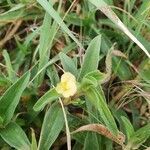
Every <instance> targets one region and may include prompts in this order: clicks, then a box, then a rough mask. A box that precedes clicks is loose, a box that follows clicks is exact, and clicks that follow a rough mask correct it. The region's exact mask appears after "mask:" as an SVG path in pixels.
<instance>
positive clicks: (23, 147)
mask: <svg viewBox="0 0 150 150" xmlns="http://www.w3.org/2000/svg"><path fill="white" fill-rule="evenodd" d="M0 135H1V137H2V138H3V139H4V140H5V142H7V143H8V144H9V145H10V146H11V147H14V148H15V149H18V150H30V142H29V140H28V138H27V136H26V134H25V132H24V131H23V130H22V129H21V127H20V126H19V125H17V124H16V123H13V122H11V123H9V124H8V125H7V126H6V127H5V128H2V129H0Z"/></svg>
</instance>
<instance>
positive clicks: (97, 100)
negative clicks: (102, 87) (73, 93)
mask: <svg viewBox="0 0 150 150" xmlns="http://www.w3.org/2000/svg"><path fill="white" fill-rule="evenodd" d="M85 95H86V96H87V97H88V99H89V101H90V102H91V103H92V104H93V105H94V106H95V107H96V108H97V109H98V111H99V113H100V115H101V118H102V119H103V121H104V123H105V124H106V126H107V128H108V129H109V130H110V131H111V132H112V133H113V134H114V135H117V133H118V129H117V125H116V123H115V120H114V118H113V116H112V114H111V112H110V110H109V108H108V106H107V104H106V102H105V100H104V99H103V96H102V95H100V94H99V92H98V90H97V89H96V88H94V87H90V88H89V89H88V90H87V91H85Z"/></svg>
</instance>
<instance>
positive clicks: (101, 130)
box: [72, 124, 125, 145]
mask: <svg viewBox="0 0 150 150" xmlns="http://www.w3.org/2000/svg"><path fill="white" fill-rule="evenodd" d="M83 131H92V132H96V133H98V134H101V135H104V136H106V137H107V138H109V139H111V140H112V141H114V142H116V143H118V144H120V145H123V143H124V142H125V136H124V134H123V133H121V132H119V133H118V134H117V135H116V136H115V135H114V134H113V133H112V132H110V131H109V130H108V128H107V127H105V126H103V125H101V124H88V125H84V126H82V127H80V128H78V129H77V130H75V131H73V132H72V134H74V133H77V132H83Z"/></svg>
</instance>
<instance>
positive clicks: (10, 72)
mask: <svg viewBox="0 0 150 150" xmlns="http://www.w3.org/2000/svg"><path fill="white" fill-rule="evenodd" d="M3 56H4V58H5V62H6V66H7V68H6V69H7V73H8V78H9V80H10V81H12V82H13V81H15V80H16V79H17V78H16V74H15V71H14V70H13V68H12V64H11V61H10V57H9V54H8V53H7V51H6V50H4V51H3Z"/></svg>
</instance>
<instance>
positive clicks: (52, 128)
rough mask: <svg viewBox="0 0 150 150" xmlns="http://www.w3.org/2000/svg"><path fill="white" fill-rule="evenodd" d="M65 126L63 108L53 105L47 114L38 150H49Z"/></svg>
mask: <svg viewBox="0 0 150 150" xmlns="http://www.w3.org/2000/svg"><path fill="white" fill-rule="evenodd" d="M63 126H64V116H63V112H62V109H61V106H60V105H59V104H58V103H55V104H53V105H52V106H51V107H50V108H49V110H48V111H47V112H46V114H45V118H44V122H43V125H42V130H41V134H40V140H39V145H38V150H49V149H50V147H51V146H52V144H53V143H54V141H55V140H56V138H57V137H58V135H59V133H60V131H61V130H62V128H63Z"/></svg>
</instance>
